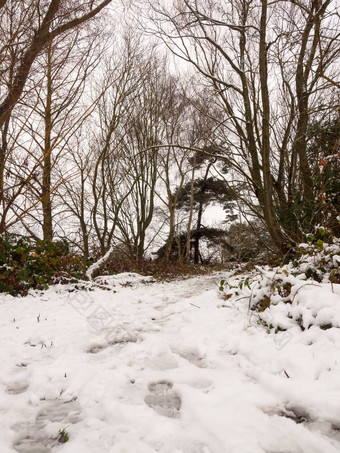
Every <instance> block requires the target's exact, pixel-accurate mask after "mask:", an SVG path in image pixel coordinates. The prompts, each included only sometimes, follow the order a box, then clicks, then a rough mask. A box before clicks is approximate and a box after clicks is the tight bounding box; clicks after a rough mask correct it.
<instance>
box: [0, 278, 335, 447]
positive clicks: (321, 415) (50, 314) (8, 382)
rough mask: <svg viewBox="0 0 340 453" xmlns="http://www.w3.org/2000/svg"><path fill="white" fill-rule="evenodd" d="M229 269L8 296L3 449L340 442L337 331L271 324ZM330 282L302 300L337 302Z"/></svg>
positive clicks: (1, 398)
mask: <svg viewBox="0 0 340 453" xmlns="http://www.w3.org/2000/svg"><path fill="white" fill-rule="evenodd" d="M222 277H228V275H226V274H215V275H213V276H207V277H199V278H193V279H189V280H186V281H180V282H171V283H163V284H162V283H153V282H151V281H149V280H143V279H141V278H140V277H138V278H137V277H136V276H133V275H132V276H129V275H120V276H118V277H112V278H107V279H101V280H100V279H98V280H97V281H98V282H99V283H101V284H107V285H108V286H110V287H111V288H112V289H111V290H110V291H107V290H103V289H100V288H96V289H95V290H93V291H87V292H86V291H77V290H74V291H72V292H68V291H69V290H72V289H74V286H72V287H71V286H69V287H66V286H55V287H52V288H51V289H49V290H48V291H46V292H44V293H41V294H36V293H34V294H33V293H32V294H31V295H29V296H28V297H25V298H13V297H11V296H9V295H0V328H1V342H0V348H1V349H0V350H1V356H0V361H1V363H0V365H1V377H0V452H1V453H9V452H22V453H46V452H51V451H52V452H62V453H71V452H72V453H80V452H82V453H108V452H110V453H123V452H124V453H154V452H161V453H264V452H266V453H305V452H308V453H323V452H324V453H326V452H327V453H333V452H340V329H339V328H337V327H330V328H329V326H328V328H327V329H325V330H323V329H320V327H319V326H317V325H311V327H310V328H305V330H302V328H300V326H298V325H297V324H296V322H293V320H290V321H289V319H288V321H289V322H288V325H287V326H286V328H287V330H286V331H283V332H278V333H276V334H275V333H274V330H273V329H272V330H271V331H270V332H269V333H268V329H266V327H265V325H262V324H258V323H257V321H256V316H254V314H250V313H251V312H250V311H249V300H248V298H247V297H246V296H244V297H242V294H243V293H242V294H241V297H238V299H237V302H236V301H235V298H231V299H225V300H223V299H222V298H221V293H220V292H219V290H218V286H219V281H220V279H221V278H222ZM233 281H234V280H233V278H232V277H230V278H229V282H233ZM246 290H247V291H250V289H249V288H248V287H247V288H246ZM333 291H334V292H332V290H331V287H330V285H329V284H324V285H322V284H320V285H318V286H312V285H305V286H304V287H302V286H301V288H299V290H298V293H297V294H296V297H295V300H294V304H295V305H296V304H297V305H298V304H299V301H300V304H302V305H301V306H303V307H304V308H303V309H304V310H308V307H309V305H308V304H311V303H312V302H313V301H314V302H313V303H315V304H319V305H318V310H319V309H322V308H323V307H326V308H327V307H328V308H331V309H332V307H333V308H334V307H335V306H336V304H338V307H340V285H334V287H333ZM244 294H246V293H244ZM327 304H328V305H327ZM285 306H286V305H284V304H281V305H277V306H276V307H273V308H272V309H270V311H268V314H267V315H266V316H267V317H269V318H270V319H272V320H273V321H272V322H273V323H275V319H276V318H277V317H279V318H280V316H281V318H280V319H282V316H285V314H284V313H283V312H284V307H285ZM280 307H281V308H280ZM282 307H283V308H282ZM293 308H294V307H293ZM294 309H296V307H295V308H294ZM304 313H305V312H304ZM306 313H307V312H306ZM269 318H268V323H269ZM314 319H315V318H314ZM301 322H302V321H301ZM303 322H307V321H306V317H304V320H303ZM320 322H321V321H320ZM307 327H308V326H307ZM67 436H68V441H67V442H64V443H63V442H59V441H65V440H67ZM58 438H59V441H58Z"/></svg>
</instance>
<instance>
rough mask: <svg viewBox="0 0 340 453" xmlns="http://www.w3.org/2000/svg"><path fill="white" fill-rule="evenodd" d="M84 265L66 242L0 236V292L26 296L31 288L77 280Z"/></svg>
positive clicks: (43, 287)
mask: <svg viewBox="0 0 340 453" xmlns="http://www.w3.org/2000/svg"><path fill="white" fill-rule="evenodd" d="M86 264H87V263H86V262H85V261H84V259H83V258H81V257H80V256H78V255H75V254H73V253H71V252H70V250H69V247H68V244H67V242H66V241H56V242H48V241H37V242H35V243H34V242H32V241H31V240H30V239H29V238H27V237H19V238H18V237H16V236H13V235H2V236H0V292H7V293H9V294H12V295H26V294H27V292H28V290H29V289H30V288H34V289H39V290H42V289H47V287H48V285H49V284H50V283H68V282H69V281H70V280H72V279H74V281H76V280H77V279H80V278H84V276H85V271H86Z"/></svg>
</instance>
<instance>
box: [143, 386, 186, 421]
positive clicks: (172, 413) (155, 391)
mask: <svg viewBox="0 0 340 453" xmlns="http://www.w3.org/2000/svg"><path fill="white" fill-rule="evenodd" d="M172 386H173V384H172V383H171V382H169V381H158V382H152V383H151V384H149V386H148V389H149V393H148V394H147V395H146V397H145V398H144V401H145V403H146V404H147V405H148V406H149V407H152V409H154V410H155V411H156V412H158V414H160V415H164V416H166V417H170V418H177V417H179V415H180V409H181V404H182V401H181V398H180V397H179V395H178V394H177V393H176V392H175V391H174V390H173V389H172Z"/></svg>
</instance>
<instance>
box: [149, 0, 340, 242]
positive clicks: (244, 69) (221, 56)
mask: <svg viewBox="0 0 340 453" xmlns="http://www.w3.org/2000/svg"><path fill="white" fill-rule="evenodd" d="M151 8H152V11H153V18H154V29H153V30H154V32H156V33H157V34H158V36H159V37H160V38H161V39H162V40H163V42H164V43H165V44H166V45H167V46H168V47H169V48H170V49H171V51H172V52H173V53H174V54H175V55H177V56H178V57H180V58H182V59H184V60H185V61H186V62H187V63H188V64H190V65H192V67H193V68H194V69H195V70H196V71H197V75H198V76H199V77H200V83H201V84H203V85H204V86H205V88H206V90H210V91H211V92H213V93H214V95H215V106H217V107H218V108H219V109H220V110H221V111H223V113H224V118H223V120H222V121H220V120H219V119H218V120H217V121H216V128H215V134H216V135H215V143H217V144H218V145H219V146H220V151H221V154H223V157H224V159H225V161H226V163H227V164H228V165H230V166H231V167H232V168H233V169H234V172H236V173H238V174H239V175H240V177H242V179H243V180H244V181H245V182H246V183H247V187H248V189H251V191H252V194H253V196H252V197H253V202H254V196H255V197H256V199H257V203H258V208H259V210H258V212H259V213H260V216H262V217H263V219H264V221H265V223H266V225H267V228H268V231H269V232H270V235H271V238H272V240H273V242H274V243H275V245H276V247H277V248H278V249H279V250H284V249H285V244H286V243H287V242H289V241H291V240H293V241H294V240H301V239H302V237H303V236H302V233H303V228H302V224H301V220H302V218H301V216H300V217H299V216H298V214H297V213H296V212H297V211H294V209H292V208H293V207H294V206H296V205H297V204H300V205H301V204H304V205H305V206H306V210H305V212H304V214H302V215H307V214H306V213H307V211H308V208H307V207H308V206H309V207H310V206H311V205H312V204H313V200H314V199H315V191H314V185H313V179H312V170H311V165H310V161H309V158H308V152H307V141H306V134H307V128H308V123H309V121H310V118H312V117H313V115H315V114H316V113H317V111H319V110H320V109H323V108H330V105H329V104H327V102H328V101H329V93H330V89H331V88H333V87H334V86H335V85H336V84H337V82H336V81H337V77H338V74H339V68H338V67H336V65H335V61H336V58H337V57H338V56H339V53H340V46H339V28H338V26H339V15H338V14H337V11H336V6H334V5H332V3H331V2H330V0H325V1H322V0H310V1H308V2H304V3H299V2H295V1H293V2H290V3H287V2H285V1H283V0H282V1H278V2H274V3H269V2H267V1H266V0H262V1H255V2H254V1H248V0H245V1H244V0H242V1H238V0H235V1H232V2H230V3H227V4H225V5H221V4H219V3H216V2H213V1H204V2H203V1H199V0H195V1H192V0H180V1H178V2H174V5H173V8H172V9H171V8H169V7H168V6H167V4H166V2H164V4H162V2H159V1H158V2H152V5H151ZM208 114H209V113H208ZM289 210H290V212H289ZM287 213H289V214H290V215H289V216H287Z"/></svg>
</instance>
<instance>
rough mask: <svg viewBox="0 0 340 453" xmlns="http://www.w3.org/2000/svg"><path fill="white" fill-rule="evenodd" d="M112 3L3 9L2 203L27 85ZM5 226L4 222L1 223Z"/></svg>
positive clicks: (55, 0) (12, 4)
mask: <svg viewBox="0 0 340 453" xmlns="http://www.w3.org/2000/svg"><path fill="white" fill-rule="evenodd" d="M111 1H112V0H104V1H101V2H99V1H98V2H93V1H92V2H87V1H76V2H70V1H68V0H51V1H47V0H45V1H40V0H30V1H23V2H17V1H15V0H7V1H4V2H1V5H0V26H1V32H2V33H1V37H0V65H1V67H0V77H1V79H0V83H1V97H0V130H1V132H2V146H1V148H0V200H1V204H2V205H3V204H4V197H3V189H4V175H5V172H6V169H5V164H6V160H7V158H8V156H7V154H8V140H7V137H8V129H9V126H10V117H11V114H12V111H13V109H14V108H15V106H16V105H17V104H18V102H19V101H20V99H23V98H24V97H25V96H27V94H28V93H29V90H27V81H28V79H29V77H30V76H32V77H33V75H34V72H35V69H36V68H35V63H36V62H37V58H38V56H39V55H40V54H41V52H42V51H43V50H44V49H45V48H46V46H48V45H49V43H51V42H52V41H53V40H54V39H56V38H57V37H58V36H62V35H64V34H65V33H67V32H70V31H71V30H73V29H78V28H79V27H80V26H81V25H82V24H84V23H86V22H87V21H89V20H90V19H92V18H94V17H95V16H96V15H97V14H98V13H100V11H102V9H103V8H104V7H105V6H107V5H108V4H109V3H111ZM2 223H3V222H2Z"/></svg>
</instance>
